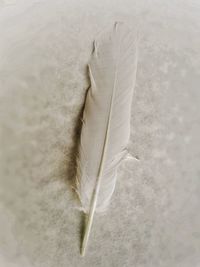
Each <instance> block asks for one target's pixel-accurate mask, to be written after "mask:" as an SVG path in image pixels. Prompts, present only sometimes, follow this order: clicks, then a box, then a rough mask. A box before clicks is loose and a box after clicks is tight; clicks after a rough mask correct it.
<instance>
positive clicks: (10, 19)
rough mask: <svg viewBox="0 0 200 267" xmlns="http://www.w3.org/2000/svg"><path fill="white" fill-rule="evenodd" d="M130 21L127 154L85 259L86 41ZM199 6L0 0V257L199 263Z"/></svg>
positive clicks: (52, 262) (141, 264)
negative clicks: (81, 155) (79, 179)
mask: <svg viewBox="0 0 200 267" xmlns="http://www.w3.org/2000/svg"><path fill="white" fill-rule="evenodd" d="M115 21H125V22H127V23H128V24H129V25H130V26H133V27H134V26H135V25H139V26H138V27H139V31H140V45H139V51H140V52H139V63H138V64H139V65H138V74H137V85H136V88H135V93H134V100H133V105H132V121H131V140H130V145H129V148H130V151H131V153H132V154H133V155H135V156H137V157H139V159H140V161H139V162H133V163H126V164H124V165H122V166H121V167H120V169H119V175H118V182H117V185H116V190H115V193H114V196H113V198H112V202H111V205H110V207H109V210H108V211H107V213H106V214H104V215H98V216H96V217H95V220H94V226H93V229H92V235H91V238H90V243H89V248H88V251H87V255H86V257H85V258H81V257H80V254H79V248H80V229H81V224H82V214H81V213H80V212H79V210H77V209H76V208H77V206H78V205H79V202H78V200H77V198H76V196H75V194H74V193H73V191H72V190H71V184H72V180H73V176H74V152H75V150H76V137H77V130H78V129H77V120H78V117H79V113H80V111H81V108H82V105H83V101H84V96H85V92H86V89H87V87H88V86H89V81H88V74H87V62H88V60H89V57H90V54H91V51H92V41H93V39H94V38H95V37H96V36H97V35H98V33H99V32H100V31H102V30H103V29H104V28H106V27H108V26H110V25H112V24H113V23H114V22H115ZM199 84H200V4H199V1H197V0H191V1H186V0H182V1H178V0H172V1H164V0H163V1H162V0H160V1H159V0H151V1H144V0H116V1H115V0H111V1H106V0H101V1H100V0H99V1H97V0H84V1H83V0H79V1H78V0H75V1H73V0H70V1H67V0H54V1H52V0H48V1H47V0H43V1H42V0H35V1H28V0H27V1H22V0H9V1H8V0H5V1H2V0H1V1H0V266H1V267H86V266H87V267H199V266H200V145H199V136H200V89H199Z"/></svg>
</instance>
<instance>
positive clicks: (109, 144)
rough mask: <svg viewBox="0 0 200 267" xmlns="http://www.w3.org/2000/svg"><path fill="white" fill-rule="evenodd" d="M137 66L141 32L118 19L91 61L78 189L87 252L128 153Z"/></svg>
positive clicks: (101, 38) (97, 45)
mask: <svg viewBox="0 0 200 267" xmlns="http://www.w3.org/2000/svg"><path fill="white" fill-rule="evenodd" d="M136 69H137V35H136V34H135V33H134V32H132V31H131V30H130V29H129V28H128V27H127V26H126V25H124V24H123V23H119V22H117V23H115V25H114V27H113V28H112V29H109V30H108V31H106V32H104V33H102V34H100V36H99V37H98V38H97V39H96V40H95V42H94V51H93V54H92V56H91V60H90V62H89V76H90V81H91V86H90V88H89V90H88V92H87V96H86V101H85V107H84V112H83V120H82V121H83V124H82V130H81V137H80V145H79V155H78V160H77V193H78V196H79V198H80V201H81V204H82V208H83V211H84V212H85V213H86V215H87V221H86V225H85V231H84V237H83V242H82V247H81V254H82V255H84V253H85V248H86V246H87V242H88V238H89V234H90V230H91V225H92V221H93V216H94V213H95V212H101V211H104V210H105V209H106V207H107V206H108V204H109V202H110V199H111V196H112V194H113V191H114V188H115V183H116V177H117V168H118V166H119V164H120V162H121V161H122V159H123V158H124V157H125V155H126V152H127V144H128V141H129V135H130V119H131V103H132V95H133V88H134V84H135V77H136Z"/></svg>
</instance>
